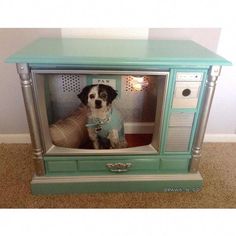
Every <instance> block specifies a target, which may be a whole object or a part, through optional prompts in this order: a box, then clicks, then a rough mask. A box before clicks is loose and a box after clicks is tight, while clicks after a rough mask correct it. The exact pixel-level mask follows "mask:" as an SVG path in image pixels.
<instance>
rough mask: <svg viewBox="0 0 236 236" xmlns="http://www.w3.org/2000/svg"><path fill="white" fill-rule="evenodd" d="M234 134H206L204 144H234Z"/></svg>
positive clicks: (235, 137)
mask: <svg viewBox="0 0 236 236" xmlns="http://www.w3.org/2000/svg"><path fill="white" fill-rule="evenodd" d="M235 142H236V134H206V135H205V137H204V143H235Z"/></svg>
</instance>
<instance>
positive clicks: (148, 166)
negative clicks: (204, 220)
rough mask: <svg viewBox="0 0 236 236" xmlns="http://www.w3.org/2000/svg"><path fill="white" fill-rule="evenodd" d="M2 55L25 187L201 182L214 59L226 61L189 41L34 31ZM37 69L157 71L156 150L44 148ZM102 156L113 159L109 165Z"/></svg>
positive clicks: (216, 70)
mask: <svg viewBox="0 0 236 236" xmlns="http://www.w3.org/2000/svg"><path fill="white" fill-rule="evenodd" d="M7 62H8V63H16V66H17V72H18V74H19V76H20V81H21V86H22V92H23V97H24V102H25V107H26V113H27V118H28V124H29V129H30V135H31V140H32V146H33V160H34V164H35V175H34V176H33V178H32V182H31V188H32V193H33V194H53V193H79V192H122V191H124V192H125V191H140V192H141V191H167V192H168V191H169V192H171V191H197V190H199V189H200V188H201V186H202V182H203V181H202V177H201V175H200V173H199V172H198V168H199V162H200V159H201V147H202V142H203V138H204V133H205V129H206V125H207V120H208V116H209V111H210V107H211V103H212V99H213V95H214V91H215V86H216V81H217V78H218V76H219V75H220V71H221V66H223V65H230V62H229V61H227V60H225V59H224V58H222V57H221V56H218V55H216V54H215V53H213V52H211V51H209V50H208V49H206V48H204V47H202V46H200V45H198V44H196V43H195V42H192V41H189V40H149V41H148V40H147V41H145V40H96V39H68V38H67V39H57V38H41V39H38V40H36V41H35V42H33V43H32V44H30V45H28V46H26V47H25V48H23V49H22V50H20V51H18V52H17V53H15V54H14V55H12V56H10V57H9V58H8V59H7ZM40 70H42V71H47V72H48V71H54V72H56V71H64V72H65V73H66V72H67V71H70V72H71V71H77V70H79V71H90V72H91V71H97V72H99V71H103V73H106V71H110V73H112V71H113V72H114V71H115V73H122V72H124V73H126V72H127V71H132V72H133V73H139V71H142V73H143V72H146V73H149V72H158V71H159V72H165V73H166V74H167V75H168V76H167V77H168V83H167V86H166V92H165V93H163V94H165V102H164V107H163V114H162V116H161V118H160V119H161V127H160V130H159V139H160V140H159V141H160V146H159V149H158V151H157V152H156V153H151V154H150V153H144V152H140V154H139V153H136V154H122V153H121V154H117V153H116V154H112V153H110V154H109V155H95V156H94V155H84V154H83V153H81V154H80V153H77V152H76V154H75V153H73V152H72V153H71V155H68V153H67V155H65V154H63V153H61V154H60V153H53V152H48V151H47V150H46V148H45V140H44V135H43V131H42V129H44V128H43V127H42V123H41V118H40V116H41V113H40V111H41V110H40V109H41V108H40V109H39V106H41V103H38V97H37V96H39V94H38V92H37V91H38V90H37V81H36V80H35V79H34V78H33V74H34V73H35V71H38V72H39V73H40ZM104 71H105V72H104ZM163 96H164V95H163ZM107 163H112V164H113V165H114V166H113V168H114V169H113V170H112V171H111V169H110V170H109V169H108V168H107ZM127 163H129V164H127ZM130 163H131V164H130Z"/></svg>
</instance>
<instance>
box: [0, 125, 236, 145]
mask: <svg viewBox="0 0 236 236" xmlns="http://www.w3.org/2000/svg"><path fill="white" fill-rule="evenodd" d="M151 128H152V127H150V125H146V126H144V127H143V128H142V129H140V128H139V129H137V128H135V126H133V125H127V126H126V127H125V130H126V133H151V132H152V131H151ZM149 131H151V132H149ZM204 142H206V143H235V142H236V134H206V135H205V138H204ZM0 143H31V140H30V135H29V134H0Z"/></svg>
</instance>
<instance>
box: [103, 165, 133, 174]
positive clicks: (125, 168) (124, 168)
mask: <svg viewBox="0 0 236 236" xmlns="http://www.w3.org/2000/svg"><path fill="white" fill-rule="evenodd" d="M131 166H132V164H131V163H108V164H106V167H107V168H108V169H109V171H111V172H118V173H120V172H127V171H128V170H129V168H130V167H131Z"/></svg>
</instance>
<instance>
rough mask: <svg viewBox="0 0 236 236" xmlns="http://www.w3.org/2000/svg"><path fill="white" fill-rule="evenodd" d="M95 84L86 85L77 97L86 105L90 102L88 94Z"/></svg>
mask: <svg viewBox="0 0 236 236" xmlns="http://www.w3.org/2000/svg"><path fill="white" fill-rule="evenodd" d="M93 86H94V85H88V86H86V87H84V88H83V90H82V91H81V92H80V93H79V94H78V95H77V97H78V98H79V99H80V100H81V102H82V103H83V104H84V105H87V103H88V94H89V91H90V90H91V88H92V87H93Z"/></svg>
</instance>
